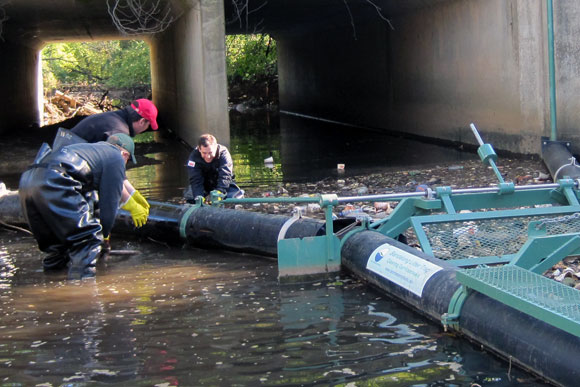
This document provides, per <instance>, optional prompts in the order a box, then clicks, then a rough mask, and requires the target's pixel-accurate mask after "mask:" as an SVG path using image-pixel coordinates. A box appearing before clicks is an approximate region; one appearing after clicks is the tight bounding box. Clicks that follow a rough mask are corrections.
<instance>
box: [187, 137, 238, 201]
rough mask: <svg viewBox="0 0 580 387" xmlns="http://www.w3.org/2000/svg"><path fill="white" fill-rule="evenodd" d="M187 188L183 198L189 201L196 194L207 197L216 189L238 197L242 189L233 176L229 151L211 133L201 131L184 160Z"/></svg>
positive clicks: (194, 197) (193, 199)
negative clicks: (187, 180)
mask: <svg viewBox="0 0 580 387" xmlns="http://www.w3.org/2000/svg"><path fill="white" fill-rule="evenodd" d="M187 172H188V175H189V188H191V193H190V192H189V190H188V192H186V193H185V198H186V199H187V201H188V202H189V203H193V202H195V199H196V198H197V197H202V198H206V199H207V198H208V197H209V194H210V192H211V191H214V190H217V191H220V192H221V193H222V194H224V195H225V197H226V198H236V199H240V198H243V197H244V190H243V189H240V187H238V185H237V184H236V182H235V179H234V163H233V161H232V156H231V155H230V151H229V150H228V148H226V147H225V146H223V145H221V144H218V143H217V140H216V138H215V137H214V136H212V135H211V134H203V135H201V137H200V138H199V140H198V142H197V147H196V148H195V149H194V150H193V151H192V152H191V154H190V155H189V159H188V160H187Z"/></svg>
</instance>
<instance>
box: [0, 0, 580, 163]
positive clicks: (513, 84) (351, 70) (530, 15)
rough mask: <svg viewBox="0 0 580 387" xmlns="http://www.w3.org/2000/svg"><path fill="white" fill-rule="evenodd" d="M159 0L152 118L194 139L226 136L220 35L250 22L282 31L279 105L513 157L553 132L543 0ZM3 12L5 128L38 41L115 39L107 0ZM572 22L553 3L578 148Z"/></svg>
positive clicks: (563, 111)
mask: <svg viewBox="0 0 580 387" xmlns="http://www.w3.org/2000/svg"><path fill="white" fill-rule="evenodd" d="M123 1H125V2H126V1H127V0H122V1H121V2H123ZM110 2H112V0H111V1H110ZM164 4H168V5H169V6H170V7H171V8H172V11H173V12H174V14H175V15H176V21H175V22H173V24H171V26H170V27H169V28H168V29H167V30H165V31H164V32H162V33H157V34H152V35H142V36H140V38H143V39H146V40H147V41H148V42H149V43H150V45H151V64H152V90H153V99H154V101H155V103H156V104H157V105H158V106H159V108H160V118H159V122H160V125H161V126H162V127H166V128H170V129H172V130H174V131H175V132H177V133H178V135H179V136H180V137H182V138H183V139H184V140H185V141H187V142H188V143H190V144H193V143H195V139H196V138H197V136H198V135H199V134H200V133H203V132H213V133H216V135H217V136H218V138H220V139H223V142H224V143H227V142H228V139H229V123H228V114H227V84H226V83H227V79H226V74H225V44H224V35H225V34H234V33H253V32H265V33H270V34H271V35H272V36H273V37H274V38H275V39H276V40H277V44H278V67H279V88H280V90H279V95H280V107H281V110H283V111H287V112H291V113H298V114H305V115H312V116H315V117H320V118H325V119H329V120H336V121H341V122H345V123H348V124H352V125H354V126H362V127H370V128H374V129H379V130H385V131H387V130H389V131H399V132H404V133H408V134H412V135H418V136H424V137H430V138H434V139H440V140H444V141H457V142H465V143H475V139H474V138H473V136H472V134H471V132H470V130H469V128H468V126H469V123H470V122H475V123H476V125H477V126H478V128H479V129H480V132H481V134H482V136H483V138H484V140H485V141H486V142H490V143H492V144H493V145H494V147H495V148H496V149H502V150H508V151H512V152H518V153H539V151H540V137H541V136H549V135H550V103H549V78H548V55H547V54H548V39H547V28H546V25H547V16H546V15H547V12H546V2H545V1H543V0H542V1H540V0H538V1H529V0H346V1H342V0H268V1H266V0H167V2H166V3H164ZM0 9H2V10H4V13H2V12H0V20H3V22H2V29H1V30H0V31H1V35H2V40H0V58H1V60H0V70H1V71H0V77H1V79H0V84H1V85H2V93H0V133H6V132H9V131H11V130H12V129H14V128H17V129H22V128H25V127H28V126H29V125H31V124H34V123H38V122H39V113H38V111H39V110H38V98H39V90H38V86H37V82H36V74H37V67H38V66H37V64H38V59H39V54H38V53H39V49H41V48H42V46H43V45H44V44H46V43H47V42H54V41H67V40H92V39H119V38H123V37H122V36H121V35H120V33H119V31H118V30H117V29H116V28H115V27H114V25H113V23H112V22H111V18H110V15H109V14H108V12H107V2H106V1H103V0H82V1H80V0H18V1H7V0H4V1H2V0H0ZM3 15H5V16H4V17H3ZM579 18H580V3H578V2H576V1H575V0H559V1H557V2H554V22H555V23H554V26H555V42H556V44H555V53H556V55H555V57H556V90H557V116H558V137H559V138H560V139H565V140H568V141H572V143H573V145H574V146H573V150H574V151H575V152H577V151H578V150H579V149H580V146H579V145H578V144H579V143H580V141H579V140H580V135H579V134H578V131H577V127H578V124H579V122H580V101H579V100H578V98H575V96H576V90H578V89H579V86H580V77H579V76H578V75H579V74H578V72H580V66H578V65H579V64H580V42H579V41H578V40H577V39H575V37H576V36H578V35H579V33H580V23H579ZM387 151H388V150H387Z"/></svg>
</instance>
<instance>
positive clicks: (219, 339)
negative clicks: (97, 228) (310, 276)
mask: <svg viewBox="0 0 580 387" xmlns="http://www.w3.org/2000/svg"><path fill="white" fill-rule="evenodd" d="M9 239H10V241H11V243H14V245H15V246H21V247H25V246H27V248H16V249H14V250H13V249H12V248H11V247H8V248H7V249H6V252H5V253H3V257H4V260H5V261H6V259H8V260H9V261H10V262H13V263H14V265H15V266H16V267H18V270H14V271H13V276H12V279H11V284H10V288H9V289H6V290H5V291H4V292H3V294H2V297H1V298H0V313H2V316H3V318H2V324H1V326H0V364H1V365H2V367H0V378H2V380H3V381H4V383H14V384H19V383H20V384H24V385H34V384H41V383H44V384H47V385H48V384H51V385H61V384H75V383H77V384H78V383H94V382H104V383H111V384H115V383H117V384H124V383H126V384H133V383H142V384H144V385H196V386H197V385H200V386H202V385H208V386H216V385H233V384H236V385H241V386H254V385H258V384H264V385H312V384H315V383H320V384H324V385H334V384H340V383H348V382H353V381H354V382H356V385H366V384H367V383H369V384H370V383H390V382H393V383H395V382H397V381H398V383H401V381H405V383H402V384H403V385H408V384H413V383H424V384H430V383H447V382H446V381H454V383H458V384H460V385H461V384H463V383H469V382H471V381H476V380H478V378H479V375H480V374H482V375H485V376H486V377H494V378H503V379H501V380H505V372H506V365H505V364H504V363H499V362H498V361H496V360H495V359H493V358H490V357H489V356H488V355H486V354H484V353H481V352H479V351H477V350H475V349H474V348H473V347H471V346H470V345H469V344H468V343H463V342H460V341H458V340H457V339H455V338H453V337H451V336H447V335H442V333H441V330H440V328H439V327H438V326H436V325H432V324H430V323H428V322H427V321H425V320H423V319H421V318H420V317H419V316H417V315H415V314H414V313H412V312H410V311H409V310H408V309H406V308H404V307H403V306H401V305H399V304H397V303H394V302H392V301H390V300H388V299H385V298H384V297H383V296H381V295H380V294H379V293H377V292H376V291H374V290H373V289H370V288H368V287H367V286H366V285H364V284H363V283H360V282H358V281H356V280H354V279H352V278H349V277H344V276H340V277H337V278H336V279H334V280H332V281H322V282H314V283H307V284H295V285H280V284H279V283H278V282H277V279H276V272H277V268H276V265H275V263H274V262H272V261H269V260H265V259H263V258H260V257H254V256H251V255H240V254H233V253H225V252H218V251H216V252H212V251H204V250H197V249H194V248H185V249H175V248H172V249H169V248H166V247H164V246H160V245H156V244H152V243H148V242H138V241H120V240H118V241H113V244H114V245H113V247H114V248H125V249H138V250H140V251H141V253H140V254H137V255H135V256H131V257H130V258H127V259H119V258H114V257H113V258H112V259H111V260H109V261H108V262H107V263H106V264H105V265H102V266H101V267H99V275H98V276H97V278H96V280H95V281H93V282H85V283H83V284H82V285H78V284H70V283H67V282H66V281H64V274H63V275H62V276H60V277H59V276H58V275H54V276H47V275H46V274H45V273H43V272H42V271H41V270H39V268H40V262H39V254H38V253H37V254H34V253H31V251H33V248H34V241H33V240H32V238H30V237H23V238H16V239H14V237H10V238H8V236H7V234H6V233H5V232H1V231H0V241H1V242H2V245H3V246H4V245H6V246H11V245H10V244H7V241H8V240H9ZM467 360H469V362H470V363H467V365H466V361H467ZM466 368H467V369H466ZM512 372H513V374H514V375H518V376H520V377H521V376H522V374H521V373H518V371H512ZM524 376H525V375H524ZM496 385H502V383H501V382H500V383H497V384H496ZM503 385H508V384H503Z"/></svg>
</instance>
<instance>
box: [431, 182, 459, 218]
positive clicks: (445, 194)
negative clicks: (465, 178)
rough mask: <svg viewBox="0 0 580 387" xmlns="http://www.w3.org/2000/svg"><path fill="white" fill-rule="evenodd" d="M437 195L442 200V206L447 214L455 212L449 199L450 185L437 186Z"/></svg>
mask: <svg viewBox="0 0 580 387" xmlns="http://www.w3.org/2000/svg"><path fill="white" fill-rule="evenodd" d="M435 192H436V193H437V197H438V198H439V199H441V201H442V202H443V207H445V210H446V211H447V213H448V214H455V213H456V212H455V207H454V206H453V202H452V201H451V187H437V188H436V189H435Z"/></svg>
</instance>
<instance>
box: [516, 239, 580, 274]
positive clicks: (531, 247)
mask: <svg viewBox="0 0 580 387" xmlns="http://www.w3.org/2000/svg"><path fill="white" fill-rule="evenodd" d="M579 252H580V233H576V234H562V235H549V236H534V237H531V238H530V239H528V240H527V241H526V243H525V244H524V245H523V246H522V248H521V249H520V251H519V252H518V253H517V254H516V255H515V256H514V258H513V259H512V261H511V262H510V265H514V266H518V267H521V268H523V269H527V270H529V271H531V272H533V273H536V274H542V273H544V272H545V271H546V270H548V269H549V268H551V267H552V266H554V265H555V264H556V263H558V262H560V261H561V260H563V259H564V258H566V257H567V256H569V255H575V254H578V253H579Z"/></svg>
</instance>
